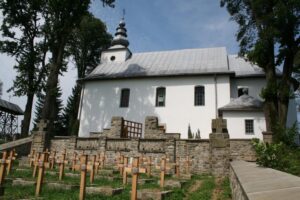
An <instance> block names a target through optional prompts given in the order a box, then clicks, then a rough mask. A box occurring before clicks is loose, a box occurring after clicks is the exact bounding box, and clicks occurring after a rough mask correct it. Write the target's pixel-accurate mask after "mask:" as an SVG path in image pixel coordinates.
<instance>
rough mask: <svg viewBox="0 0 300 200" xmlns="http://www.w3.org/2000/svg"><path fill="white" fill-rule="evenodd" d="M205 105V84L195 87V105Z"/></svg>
mask: <svg viewBox="0 0 300 200" xmlns="http://www.w3.org/2000/svg"><path fill="white" fill-rule="evenodd" d="M204 105H205V89H204V86H196V87H195V106H204Z"/></svg>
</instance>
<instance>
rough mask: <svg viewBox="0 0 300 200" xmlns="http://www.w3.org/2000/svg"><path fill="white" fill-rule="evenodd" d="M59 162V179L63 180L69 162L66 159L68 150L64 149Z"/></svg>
mask: <svg viewBox="0 0 300 200" xmlns="http://www.w3.org/2000/svg"><path fill="white" fill-rule="evenodd" d="M57 163H58V164H59V180H60V181H61V180H62V179H63V177H64V170H65V164H67V163H68V161H67V160H66V150H64V151H63V153H62V154H61V160H58V161H57Z"/></svg>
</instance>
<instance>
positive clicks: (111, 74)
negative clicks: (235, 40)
mask: <svg viewBox="0 0 300 200" xmlns="http://www.w3.org/2000/svg"><path fill="white" fill-rule="evenodd" d="M210 73H233V72H231V71H230V70H229V69H228V62H227V52H226V48H225V47H218V48H206V49H183V50H172V51H157V52H146V53H135V54H133V55H132V57H131V58H129V59H128V60H126V61H125V62H121V63H120V62H115V63H114V62H112V63H111V62H107V63H101V64H100V65H99V66H98V67H96V69H94V70H93V71H92V72H91V74H89V75H88V76H87V77H86V79H93V78H100V79H101V78H103V79H105V78H118V77H140V76H141V77H145V76H162V75H180V74H184V75H189V74H210Z"/></svg>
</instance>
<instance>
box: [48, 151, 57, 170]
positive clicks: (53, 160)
mask: <svg viewBox="0 0 300 200" xmlns="http://www.w3.org/2000/svg"><path fill="white" fill-rule="evenodd" d="M55 158H56V151H55V150H54V151H52V152H51V154H50V156H49V161H50V169H54V165H55Z"/></svg>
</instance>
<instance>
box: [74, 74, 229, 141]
mask: <svg viewBox="0 0 300 200" xmlns="http://www.w3.org/2000/svg"><path fill="white" fill-rule="evenodd" d="M196 85H203V86H205V106H194V87H195V86H196ZM161 86H163V87H166V102H165V107H155V95H156V88H157V87H161ZM122 88H129V89H130V100H129V107H128V108H120V106H119V105H120V92H121V89H122ZM217 91H218V107H221V106H223V105H225V104H227V103H229V100H230V99H229V97H230V92H229V91H230V85H229V77H228V76H218V77H217ZM215 98H216V97H215V84H214V77H213V76H197V77H174V78H172V77H169V78H145V79H131V80H118V81H117V80H114V81H111V80H107V81H98V82H96V81H95V82H86V83H85V91H84V97H83V100H82V102H83V104H82V112H81V116H80V130H79V136H81V137H88V136H89V133H90V132H102V131H103V129H105V128H110V120H111V118H112V117H113V116H122V117H123V118H124V119H126V120H132V121H136V122H141V123H143V124H144V120H145V117H146V116H151V115H152V116H157V117H158V118H159V121H160V123H161V124H165V125H166V132H168V133H181V138H187V130H188V125H189V124H190V126H191V129H192V132H196V131H197V129H199V130H200V132H201V137H202V138H208V135H209V133H210V132H211V128H210V125H211V119H213V118H215V117H216V112H215Z"/></svg>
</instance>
